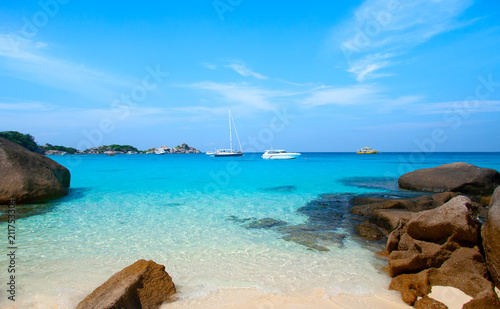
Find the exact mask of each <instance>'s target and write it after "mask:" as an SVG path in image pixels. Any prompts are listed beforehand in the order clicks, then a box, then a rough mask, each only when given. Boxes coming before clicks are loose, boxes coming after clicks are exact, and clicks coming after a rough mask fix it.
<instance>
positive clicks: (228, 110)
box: [227, 108, 233, 151]
mask: <svg viewBox="0 0 500 309" xmlns="http://www.w3.org/2000/svg"><path fill="white" fill-rule="evenodd" d="M227 112H228V114H229V149H231V151H233V136H232V134H231V131H232V130H231V109H230V108H228V109H227Z"/></svg>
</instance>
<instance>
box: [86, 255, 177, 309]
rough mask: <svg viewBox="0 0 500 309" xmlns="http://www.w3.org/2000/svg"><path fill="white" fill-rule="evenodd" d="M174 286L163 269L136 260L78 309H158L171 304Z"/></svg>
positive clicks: (110, 279)
mask: <svg viewBox="0 0 500 309" xmlns="http://www.w3.org/2000/svg"><path fill="white" fill-rule="evenodd" d="M175 292H176V290H175V285H174V283H173V282H172V278H171V277H170V276H169V274H168V273H166V272H165V266H163V265H159V264H156V263H155V262H153V261H146V260H139V261H137V262H135V263H134V264H132V265H130V266H128V267H126V268H124V269H123V270H121V271H120V272H118V273H116V274H114V275H113V276H111V278H109V279H108V281H106V282H104V283H103V284H102V285H101V286H100V287H98V288H97V289H95V290H94V291H93V292H92V293H91V294H90V295H89V296H87V297H86V298H85V299H84V300H83V301H82V302H80V303H79V304H78V307H77V309H95V308H99V309H111V308H113V309H114V308H120V309H137V308H142V309H157V308H160V306H161V304H162V303H164V302H169V301H172V300H173V295H174V294H175Z"/></svg>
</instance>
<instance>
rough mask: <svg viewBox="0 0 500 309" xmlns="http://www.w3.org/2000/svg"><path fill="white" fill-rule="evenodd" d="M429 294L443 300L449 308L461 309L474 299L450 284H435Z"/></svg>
mask: <svg viewBox="0 0 500 309" xmlns="http://www.w3.org/2000/svg"><path fill="white" fill-rule="evenodd" d="M428 296H429V297H430V298H434V299H435V300H437V301H440V302H442V303H443V304H445V305H446V306H448V309H461V308H462V307H463V305H464V304H466V303H468V302H469V301H471V300H472V297H470V296H469V295H467V294H465V293H464V292H462V291H461V290H459V289H457V288H453V287H450V286H439V285H436V286H433V287H432V292H431V293H430V294H429V295H428Z"/></svg>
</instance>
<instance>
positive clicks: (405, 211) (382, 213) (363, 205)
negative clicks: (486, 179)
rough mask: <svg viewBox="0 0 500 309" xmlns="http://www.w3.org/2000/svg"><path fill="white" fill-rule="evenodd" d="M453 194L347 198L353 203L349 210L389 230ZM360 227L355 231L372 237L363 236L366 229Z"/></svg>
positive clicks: (434, 206) (439, 203)
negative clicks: (393, 197)
mask: <svg viewBox="0 0 500 309" xmlns="http://www.w3.org/2000/svg"><path fill="white" fill-rule="evenodd" d="M455 196H457V194H456V193H454V192H442V193H436V194H433V195H422V196H417V197H413V198H400V199H386V198H379V197H355V198H352V199H351V200H349V204H350V205H353V207H351V209H350V210H349V212H350V213H352V214H354V215H358V216H361V217H364V219H367V220H369V221H370V222H371V223H373V224H375V225H377V226H378V227H381V228H383V229H385V230H387V231H388V232H391V231H393V230H394V229H396V228H397V227H398V225H399V223H400V221H401V220H406V221H408V220H409V219H410V218H411V217H412V216H414V215H416V214H418V213H419V212H420V211H423V210H429V209H434V208H436V207H438V206H441V205H443V204H444V203H446V202H447V201H449V200H450V199H451V198H453V197H455ZM365 226H366V224H365ZM361 227H362V226H359V225H357V226H356V227H355V230H356V232H357V233H358V234H359V235H361V236H362V237H365V238H372V237H366V236H364V235H369V234H367V233H365V232H366V229H363V228H361ZM360 232H361V233H360Z"/></svg>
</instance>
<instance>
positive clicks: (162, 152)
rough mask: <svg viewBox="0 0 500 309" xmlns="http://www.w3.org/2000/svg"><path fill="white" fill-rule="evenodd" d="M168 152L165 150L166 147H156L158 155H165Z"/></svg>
mask: <svg viewBox="0 0 500 309" xmlns="http://www.w3.org/2000/svg"><path fill="white" fill-rule="evenodd" d="M166 153H167V152H166V151H165V149H163V148H158V149H156V150H155V154H156V155H164V154H166Z"/></svg>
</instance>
